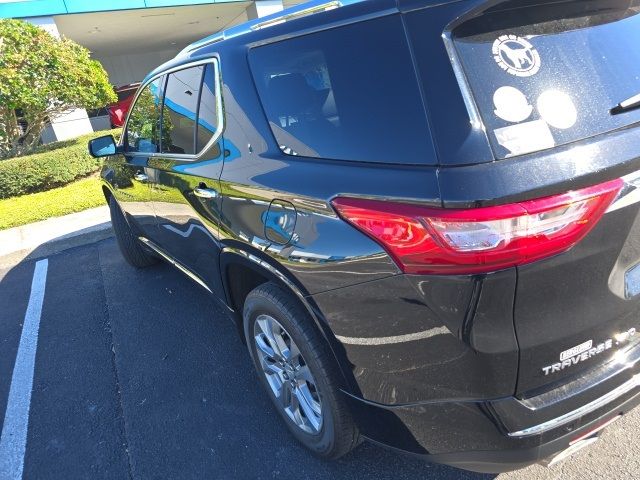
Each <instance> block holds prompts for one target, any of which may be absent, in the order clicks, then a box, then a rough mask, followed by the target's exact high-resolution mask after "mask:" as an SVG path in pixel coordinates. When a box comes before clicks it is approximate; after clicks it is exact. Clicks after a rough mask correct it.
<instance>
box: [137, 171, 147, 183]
mask: <svg viewBox="0 0 640 480" xmlns="http://www.w3.org/2000/svg"><path fill="white" fill-rule="evenodd" d="M133 179H134V180H137V181H139V182H146V181H147V180H149V177H148V176H147V175H145V174H144V173H140V172H138V173H136V174H135V175H134V176H133Z"/></svg>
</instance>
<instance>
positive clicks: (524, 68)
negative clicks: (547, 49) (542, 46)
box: [492, 35, 541, 77]
mask: <svg viewBox="0 0 640 480" xmlns="http://www.w3.org/2000/svg"><path fill="white" fill-rule="evenodd" d="M492 53H493V58H494V59H495V61H496V63H497V64H498V65H499V66H500V68H502V69H503V70H504V71H505V72H507V73H510V74H511V75H516V76H518V77H530V76H531V75H535V74H536V73H538V71H539V70H540V65H541V62H540V54H539V53H538V51H537V50H536V49H535V48H534V47H533V45H531V43H529V41H528V40H525V39H524V38H522V37H518V36H517V35H501V36H500V37H498V38H497V39H496V41H495V42H493V48H492Z"/></svg>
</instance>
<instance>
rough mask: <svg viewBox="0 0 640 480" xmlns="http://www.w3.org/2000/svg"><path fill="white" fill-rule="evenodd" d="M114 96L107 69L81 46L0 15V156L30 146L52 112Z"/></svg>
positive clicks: (21, 151)
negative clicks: (2, 18)
mask: <svg viewBox="0 0 640 480" xmlns="http://www.w3.org/2000/svg"><path fill="white" fill-rule="evenodd" d="M116 99H117V97H116V94H115V92H114V90H113V87H112V86H111V84H110V83H109V79H108V77H107V73H106V72H105V70H104V68H102V65H100V63H99V62H97V61H95V60H92V59H91V57H90V56H89V51H88V50H87V49H86V48H84V47H82V46H80V45H78V44H77V43H75V42H73V41H71V40H68V39H64V38H63V39H58V38H56V37H54V36H52V35H51V34H49V33H48V32H46V31H45V30H43V29H41V28H38V27H36V26H35V25H32V24H30V23H28V22H24V21H22V20H13V19H5V20H1V19H0V158H3V157H5V158H6V157H13V156H18V155H24V154H26V153H29V152H30V151H31V150H33V148H34V147H35V146H36V145H37V144H38V141H39V139H40V135H41V134H42V131H43V130H44V128H45V126H46V125H47V122H49V120H50V119H52V118H55V117H56V116H57V115H61V114H64V113H67V112H69V111H71V110H73V109H74V108H87V109H91V108H100V107H104V106H105V105H108V104H109V103H112V102H114V101H116ZM19 121H21V122H22V123H23V125H24V123H26V128H25V131H23V129H22V128H21V127H20V124H19Z"/></svg>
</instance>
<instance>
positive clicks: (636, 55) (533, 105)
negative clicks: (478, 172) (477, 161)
mask: <svg viewBox="0 0 640 480" xmlns="http://www.w3.org/2000/svg"><path fill="white" fill-rule="evenodd" d="M532 4H533V5H532ZM639 5H640V2H638V1H630V0H625V1H619V0H615V1H611V0H579V1H575V0H574V1H565V2H551V1H536V2H532V1H530V0H527V1H525V0H511V1H508V2H502V3H501V4H499V5H498V6H496V7H494V8H492V9H491V10H489V11H487V12H485V13H484V14H483V15H481V16H479V17H476V18H474V19H473V20H470V21H468V22H466V23H464V24H462V25H461V26H460V27H458V28H457V29H455V30H454V31H453V39H454V44H455V47H456V50H457V52H458V54H459V57H460V59H461V63H462V66H463V69H464V70H465V72H466V77H467V79H468V82H469V84H470V87H471V90H472V93H473V96H474V98H475V101H476V104H477V106H478V109H479V111H480V115H481V116H482V120H483V122H484V124H485V126H486V129H487V134H488V135H489V138H490V141H491V143H492V146H493V149H494V152H495V154H496V156H497V157H498V158H505V157H511V156H516V155H521V154H526V153H530V152H535V151H539V150H544V149H547V148H552V147H554V146H556V145H564V144H568V143H571V142H574V141H577V140H582V139H585V138H589V137H592V136H594V135H598V134H601V133H605V132H608V131H611V130H615V129H618V128H622V127H625V126H628V125H631V124H633V123H636V122H638V121H640V110H631V111H628V112H625V113H622V114H619V115H612V114H611V109H612V108H613V107H614V106H616V105H617V104H618V103H620V102H621V101H623V100H625V99H628V98H630V97H632V96H634V95H637V94H639V93H640V80H639V79H640V48H638V45H640V15H639V14H638V13H639V12H640V6H639Z"/></svg>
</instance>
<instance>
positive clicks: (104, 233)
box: [0, 224, 113, 268]
mask: <svg viewBox="0 0 640 480" xmlns="http://www.w3.org/2000/svg"><path fill="white" fill-rule="evenodd" d="M88 230H90V231H86V232H85V231H81V233H79V234H78V235H72V236H70V237H68V238H61V239H57V240H53V241H51V242H47V243H44V244H42V245H40V246H39V247H36V248H35V249H31V248H27V249H24V250H19V251H16V252H12V253H9V254H7V255H4V256H2V257H0V268H4V267H10V266H14V265H17V264H18V263H20V262H24V261H28V260H36V259H38V258H43V257H49V256H51V255H55V254H56V253H60V252H63V251H65V250H68V249H70V248H74V247H81V246H83V245H88V244H91V243H94V242H99V241H100V240H105V239H107V238H110V237H113V230H112V229H111V224H107V225H106V226H104V227H102V226H101V228H97V227H96V228H92V229H88Z"/></svg>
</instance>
